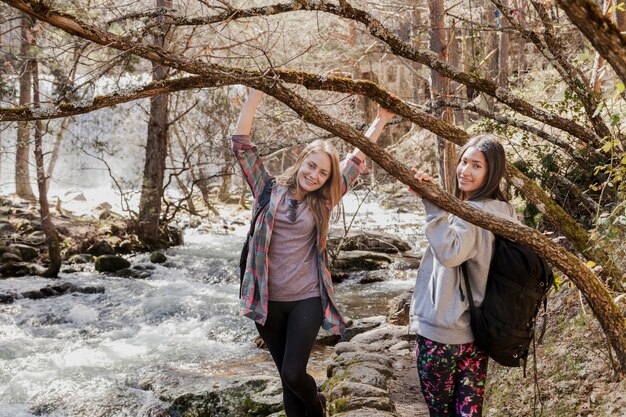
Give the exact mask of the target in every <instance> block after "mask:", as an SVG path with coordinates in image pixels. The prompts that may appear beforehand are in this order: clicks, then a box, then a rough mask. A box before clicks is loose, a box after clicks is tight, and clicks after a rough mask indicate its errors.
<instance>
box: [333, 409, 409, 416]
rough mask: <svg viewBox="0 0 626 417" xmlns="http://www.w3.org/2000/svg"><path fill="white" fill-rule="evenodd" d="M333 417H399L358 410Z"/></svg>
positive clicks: (392, 414) (391, 414) (374, 410)
mask: <svg viewBox="0 0 626 417" xmlns="http://www.w3.org/2000/svg"><path fill="white" fill-rule="evenodd" d="M333 417H397V415H396V414H394V413H388V412H386V411H382V410H376V409H371V408H370V409H368V408H358V409H356V410H353V411H346V412H343V413H335V414H333Z"/></svg>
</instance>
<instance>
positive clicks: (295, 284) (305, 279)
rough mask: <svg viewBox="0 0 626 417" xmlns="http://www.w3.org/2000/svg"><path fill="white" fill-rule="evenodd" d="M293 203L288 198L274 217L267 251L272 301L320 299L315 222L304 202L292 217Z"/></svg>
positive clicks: (282, 202) (280, 204) (287, 196)
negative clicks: (291, 205) (291, 204)
mask: <svg viewBox="0 0 626 417" xmlns="http://www.w3.org/2000/svg"><path fill="white" fill-rule="evenodd" d="M291 201H292V199H291V197H289V195H285V197H284V198H283V199H282V201H281V202H280V203H279V204H278V208H277V210H276V215H275V217H274V228H273V229H272V237H271V240H270V247H269V251H268V268H269V279H268V289H269V299H270V300H271V301H297V300H304V299H306V298H311V297H319V295H320V290H319V279H318V276H317V273H318V268H317V256H316V251H315V241H316V238H317V234H316V228H315V219H314V218H313V214H312V213H311V212H310V211H309V208H308V207H307V206H306V204H305V203H304V202H300V203H299V204H298V207H297V209H296V210H295V213H293V211H294V210H293V209H291V208H290V207H289V205H290V202H291ZM290 212H291V213H290ZM294 214H295V218H294Z"/></svg>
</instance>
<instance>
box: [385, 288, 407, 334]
mask: <svg viewBox="0 0 626 417" xmlns="http://www.w3.org/2000/svg"><path fill="white" fill-rule="evenodd" d="M412 297H413V290H410V291H407V292H405V293H403V294H400V295H399V296H397V297H395V298H393V299H392V300H390V301H389V309H388V314H387V322H388V323H391V324H396V325H398V326H407V325H408V324H409V309H410V308H411V299H412Z"/></svg>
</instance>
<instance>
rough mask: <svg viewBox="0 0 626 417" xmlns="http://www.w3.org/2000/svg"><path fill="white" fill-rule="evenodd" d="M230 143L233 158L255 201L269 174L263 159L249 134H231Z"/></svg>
mask: <svg viewBox="0 0 626 417" xmlns="http://www.w3.org/2000/svg"><path fill="white" fill-rule="evenodd" d="M230 143H231V146H232V150H233V153H234V154H235V158H236V159H237V162H238V163H239V166H240V167H241V170H242V171H243V175H244V178H245V179H246V182H247V183H248V186H249V187H250V190H251V191H252V195H253V196H254V200H255V201H256V200H257V198H258V196H259V194H261V192H262V191H263V185H264V184H265V180H266V178H267V177H268V176H269V173H268V172H267V170H266V169H265V166H264V165H263V161H262V160H261V158H260V157H259V150H258V149H257V147H256V146H255V145H254V144H253V143H252V142H251V141H250V136H249V135H233V136H231V139H230Z"/></svg>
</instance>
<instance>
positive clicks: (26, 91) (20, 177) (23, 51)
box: [15, 15, 36, 200]
mask: <svg viewBox="0 0 626 417" xmlns="http://www.w3.org/2000/svg"><path fill="white" fill-rule="evenodd" d="M20 23H21V33H22V41H21V44H20V55H21V58H22V61H21V65H20V67H21V71H20V105H22V106H30V105H31V102H32V71H30V69H29V66H28V63H29V62H30V59H31V58H30V54H31V53H32V52H31V51H30V49H31V47H32V45H33V43H34V34H33V32H32V30H33V26H34V23H35V22H34V21H33V19H32V18H31V17H30V16H27V15H25V16H23V17H22V18H21V19H20ZM30 140H31V129H30V124H29V123H28V122H22V123H20V124H19V126H18V128H17V147H16V151H15V193H16V194H17V195H18V196H19V197H21V198H24V199H26V200H35V199H36V197H35V194H34V193H33V189H32V186H31V184H30Z"/></svg>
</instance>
